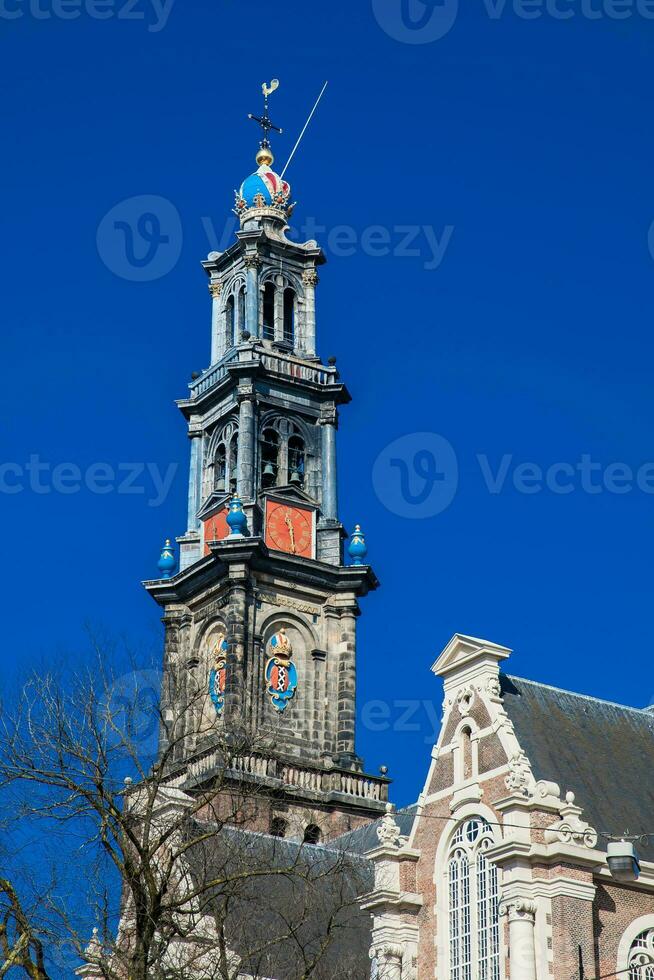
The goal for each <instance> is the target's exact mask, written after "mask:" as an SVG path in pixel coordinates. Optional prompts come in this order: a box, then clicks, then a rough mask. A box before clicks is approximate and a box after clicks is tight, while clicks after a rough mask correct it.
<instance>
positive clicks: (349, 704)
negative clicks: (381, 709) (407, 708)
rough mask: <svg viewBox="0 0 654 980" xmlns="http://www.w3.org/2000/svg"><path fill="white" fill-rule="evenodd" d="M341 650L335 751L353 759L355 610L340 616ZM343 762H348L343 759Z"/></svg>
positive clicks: (354, 723)
mask: <svg viewBox="0 0 654 980" xmlns="http://www.w3.org/2000/svg"><path fill="white" fill-rule="evenodd" d="M340 630H341V649H340V655H339V665H338V733H337V740H336V749H337V753H338V755H339V756H351V757H352V758H353V757H354V731H355V726H356V690H357V677H356V617H355V610H354V608H352V609H344V610H343V612H342V614H341V622H340ZM344 761H346V762H347V761H348V760H347V759H345V760H344Z"/></svg>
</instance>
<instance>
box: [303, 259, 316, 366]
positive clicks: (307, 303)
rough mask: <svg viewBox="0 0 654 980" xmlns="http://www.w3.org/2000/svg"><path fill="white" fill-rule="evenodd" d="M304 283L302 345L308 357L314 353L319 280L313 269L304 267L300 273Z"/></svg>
mask: <svg viewBox="0 0 654 980" xmlns="http://www.w3.org/2000/svg"><path fill="white" fill-rule="evenodd" d="M302 282H303V283H304V328H303V330H302V347H303V348H304V351H305V353H306V354H308V355H309V356H310V357H312V356H313V355H315V353H316V286H317V285H318V283H319V282H320V279H319V278H318V273H317V272H316V270H315V269H305V270H304V273H303V274H302Z"/></svg>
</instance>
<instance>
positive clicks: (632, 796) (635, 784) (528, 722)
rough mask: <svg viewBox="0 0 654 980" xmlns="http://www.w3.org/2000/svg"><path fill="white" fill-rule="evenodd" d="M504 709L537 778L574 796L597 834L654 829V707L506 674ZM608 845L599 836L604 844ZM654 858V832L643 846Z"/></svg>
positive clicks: (641, 850)
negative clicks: (585, 693)
mask: <svg viewBox="0 0 654 980" xmlns="http://www.w3.org/2000/svg"><path fill="white" fill-rule="evenodd" d="M501 684H502V696H503V698H504V707H505V708H506V711H507V713H508V715H509V718H510V719H511V721H512V722H513V725H514V728H515V732H516V735H517V737H518V741H519V742H520V745H521V746H522V748H523V749H524V751H525V752H526V754H527V757H528V758H529V761H530V762H531V765H532V769H533V772H534V776H535V777H536V779H547V780H550V781H551V782H555V783H558V784H559V786H560V788H561V792H562V794H565V793H567V792H568V791H569V790H572V792H573V793H574V794H575V803H576V804H577V805H578V806H581V807H583V809H584V812H583V814H582V819H583V820H587V821H588V823H590V824H591V826H593V827H594V828H595V829H596V830H597V831H600V832H602V831H603V832H606V833H624V832H626V831H629V832H630V833H632V834H638V833H646V832H647V831H648V830H649V831H650V832H652V833H654V711H652V709H651V708H646V709H640V708H629V707H627V706H626V705H622V704H613V703H612V702H610V701H601V700H599V698H593V697H588V696H586V695H583V694H573V693H572V692H570V691H562V690H559V689H558V688H555V687H549V686H548V685H546V684H538V683H536V682H535V681H529V680H525V679H524V678H522V677H510V676H507V675H501ZM605 845H606V842H605V841H603V840H602V839H601V838H600V843H599V844H598V846H599V847H602V848H603V847H605ZM637 847H638V852H639V854H640V856H641V857H642V858H643V859H644V860H646V861H654V836H653V837H652V842H651V843H650V844H649V845H648V846H643V845H640V844H639V845H637Z"/></svg>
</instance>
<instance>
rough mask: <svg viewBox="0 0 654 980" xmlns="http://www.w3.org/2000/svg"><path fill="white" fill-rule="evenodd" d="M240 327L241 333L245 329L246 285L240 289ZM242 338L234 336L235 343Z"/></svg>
mask: <svg viewBox="0 0 654 980" xmlns="http://www.w3.org/2000/svg"><path fill="white" fill-rule="evenodd" d="M238 329H239V331H240V332H241V333H242V332H243V331H244V330H245V286H241V288H240V289H239V291H238ZM240 339H241V338H240V337H234V343H236V341H237V340H238V341H240Z"/></svg>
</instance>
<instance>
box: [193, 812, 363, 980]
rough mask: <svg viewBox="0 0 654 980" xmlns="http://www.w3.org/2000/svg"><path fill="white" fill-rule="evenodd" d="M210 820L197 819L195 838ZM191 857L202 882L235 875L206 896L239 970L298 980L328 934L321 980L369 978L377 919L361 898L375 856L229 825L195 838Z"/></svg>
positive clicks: (317, 977)
mask: <svg viewBox="0 0 654 980" xmlns="http://www.w3.org/2000/svg"><path fill="white" fill-rule="evenodd" d="M208 828H209V830H210V825H207V824H206V823H198V822H196V821H191V822H190V824H189V828H188V834H189V842H192V841H199V840H200V838H202V837H203V835H206V834H207V829H208ZM186 857H187V860H188V864H189V869H190V872H191V875H192V877H193V879H194V880H195V881H196V882H198V883H200V882H206V881H216V880H225V879H230V878H232V881H231V883H230V884H228V885H226V886H218V887H216V888H214V889H213V891H212V893H211V894H210V895H206V897H205V899H204V901H203V906H204V909H203V911H204V914H213V915H215V916H216V917H217V919H218V920H220V919H221V918H222V917H223V916H224V917H225V921H226V935H227V939H228V943H229V947H230V949H232V950H233V951H235V952H236V953H237V954H238V955H239V956H240V957H241V969H242V971H243V972H244V973H246V974H251V975H254V976H257V977H262V976H263V977H276V978H278V980H295V978H296V977H299V976H302V975H303V973H304V972H305V969H306V966H307V963H308V962H310V961H311V959H312V957H313V956H315V955H317V954H318V950H319V949H320V947H321V946H322V944H323V943H325V937H326V936H329V942H328V943H326V948H325V950H324V952H323V953H322V954H321V955H319V956H318V966H317V968H316V969H315V971H314V972H312V974H311V976H312V977H315V980H334V978H343V980H367V978H368V977H369V976H370V959H369V956H368V951H369V948H370V942H371V929H372V919H371V916H370V913H368V912H364V911H362V910H361V908H360V907H359V904H358V901H357V899H358V897H359V896H361V895H363V894H365V893H366V892H368V891H370V890H371V888H372V886H373V883H374V873H373V868H372V866H371V864H370V862H369V861H367V860H365V859H364V858H362V857H361V856H360V855H358V854H351V853H350V852H349V851H347V850H344V849H342V848H335V847H334V846H333V845H332V844H331V843H329V844H326V845H311V844H299V843H296V842H294V841H292V840H283V839H280V838H278V837H271V836H269V835H267V834H260V833H253V832H251V831H245V830H240V829H238V828H231V827H223V828H222V829H221V830H220V831H218V832H217V833H216V834H215V835H211V836H210V837H208V838H206V837H205V838H204V839H202V840H201V843H199V842H198V843H192V844H191V846H190V847H189V849H188V851H187V853H186Z"/></svg>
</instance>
